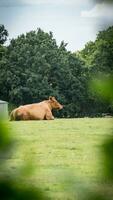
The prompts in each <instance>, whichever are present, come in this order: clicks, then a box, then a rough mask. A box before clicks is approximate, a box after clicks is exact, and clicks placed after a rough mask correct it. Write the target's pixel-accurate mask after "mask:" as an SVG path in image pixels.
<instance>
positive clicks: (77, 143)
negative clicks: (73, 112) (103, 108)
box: [7, 118, 113, 200]
mask: <svg viewBox="0 0 113 200" xmlns="http://www.w3.org/2000/svg"><path fill="white" fill-rule="evenodd" d="M112 123H113V119H112V118H80V119H78V118H77V119H55V120H53V121H17V122H9V123H8V124H7V126H8V129H9V130H10V132H11V133H12V135H13V138H14V139H15V141H16V143H15V144H16V145H15V146H14V147H13V148H14V150H13V154H12V155H11V156H10V157H9V158H8V159H7V167H8V170H9V171H10V172H12V173H16V171H17V170H18V169H19V167H20V166H22V165H24V163H26V162H30V163H32V165H33V166H34V168H35V170H34V173H33V175H32V176H31V177H30V181H31V182H32V184H34V185H35V186H36V187H37V186H40V187H42V188H43V190H44V191H45V192H46V193H47V194H48V195H49V196H50V197H51V198H52V199H54V200H56V199H64V200H65V199H69V197H68V194H67V193H68V192H66V190H67V189H66V188H65V185H66V184H67V186H66V187H67V188H69V187H70V185H71V186H72V185H74V184H75V183H77V184H79V185H80V184H81V183H82V182H83V183H85V185H87V184H89V183H92V184H101V183H100V182H101V176H102V172H103V158H102V155H101V152H102V148H101V146H102V144H103V142H104V141H105V140H106V139H108V138H110V137H111V136H112ZM28 180H29V179H28ZM69 196H70V195H69ZM70 199H74V197H70Z"/></svg>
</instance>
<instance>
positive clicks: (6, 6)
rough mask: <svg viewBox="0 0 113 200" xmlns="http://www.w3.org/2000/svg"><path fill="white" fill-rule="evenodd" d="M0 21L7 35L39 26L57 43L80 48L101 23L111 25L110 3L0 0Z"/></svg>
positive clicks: (11, 36) (112, 18)
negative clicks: (50, 34)
mask: <svg viewBox="0 0 113 200" xmlns="http://www.w3.org/2000/svg"><path fill="white" fill-rule="evenodd" d="M0 24H4V25H5V27H6V29H7V30H8V32H9V37H10V38H15V37H17V36H18V35H20V34H22V33H26V32H28V31H30V30H36V29H37V28H39V27H40V28H41V29H43V30H44V31H46V32H49V31H52V32H53V36H54V38H55V39H56V41H57V43H58V44H60V42H61V41H62V40H64V41H65V42H66V43H68V46H67V49H68V50H70V51H73V52H74V51H76V50H80V49H82V48H83V47H84V45H85V44H86V43H87V42H88V41H90V40H95V38H96V34H97V33H98V31H99V30H102V29H103V27H105V25H106V24H107V26H108V25H113V4H112V5H107V4H105V3H104V2H103V3H101V4H99V3H94V2H93V1H92V0H0Z"/></svg>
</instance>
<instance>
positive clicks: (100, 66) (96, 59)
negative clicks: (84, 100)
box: [78, 27, 113, 113]
mask: <svg viewBox="0 0 113 200" xmlns="http://www.w3.org/2000/svg"><path fill="white" fill-rule="evenodd" d="M78 57H79V58H81V59H82V60H83V61H84V62H85V65H86V66H87V67H88V68H89V74H90V78H93V77H96V78H97V76H98V78H100V77H102V76H103V74H104V76H106V77H109V76H111V75H112V74H113V27H109V28H108V29H107V30H104V31H101V32H99V33H98V35H97V38H96V40H95V42H88V43H87V44H86V46H85V48H84V49H83V50H82V51H81V52H78ZM89 100H90V101H89V108H90V107H91V109H90V112H91V113H92V112H94V113H102V112H108V113H109V112H112V111H111V106H110V105H109V104H108V102H105V101H103V100H102V99H101V98H100V97H97V95H95V93H94V92H92V94H91V93H89Z"/></svg>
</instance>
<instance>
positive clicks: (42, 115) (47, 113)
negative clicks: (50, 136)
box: [10, 97, 63, 121]
mask: <svg viewBox="0 0 113 200" xmlns="http://www.w3.org/2000/svg"><path fill="white" fill-rule="evenodd" d="M62 108H63V106H62V105H61V104H60V103H59V102H58V101H57V100H56V99H55V97H49V100H45V101H42V102H40V103H34V104H28V105H24V106H20V107H18V108H16V109H14V110H13V111H12V112H11V114H10V120H11V121H12V120H44V119H46V120H51V119H54V116H53V115H52V109H62Z"/></svg>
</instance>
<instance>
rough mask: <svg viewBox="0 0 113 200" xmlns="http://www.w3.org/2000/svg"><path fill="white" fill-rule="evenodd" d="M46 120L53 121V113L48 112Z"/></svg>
mask: <svg viewBox="0 0 113 200" xmlns="http://www.w3.org/2000/svg"><path fill="white" fill-rule="evenodd" d="M45 118H46V119H47V120H53V119H54V116H53V115H52V112H50V111H48V112H47V113H46V116H45Z"/></svg>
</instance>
